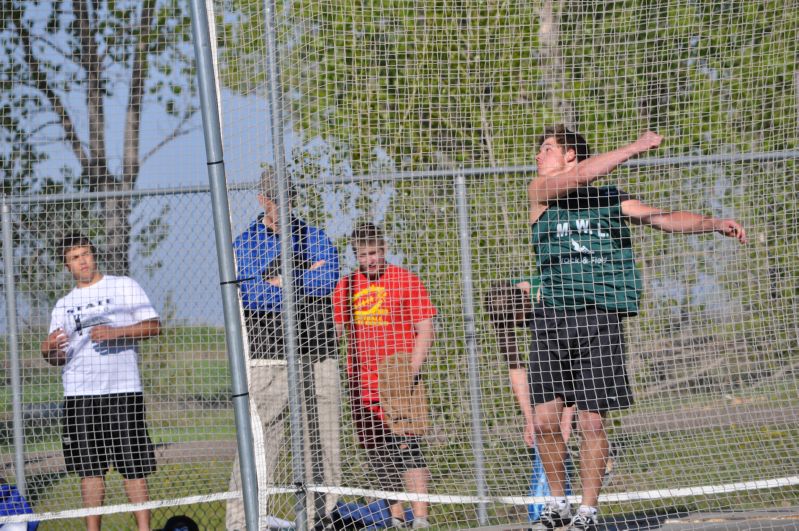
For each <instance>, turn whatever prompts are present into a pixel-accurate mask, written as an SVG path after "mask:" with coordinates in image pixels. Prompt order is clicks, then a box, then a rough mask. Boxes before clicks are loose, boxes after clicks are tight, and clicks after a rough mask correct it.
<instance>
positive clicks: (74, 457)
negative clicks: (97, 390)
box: [61, 393, 155, 479]
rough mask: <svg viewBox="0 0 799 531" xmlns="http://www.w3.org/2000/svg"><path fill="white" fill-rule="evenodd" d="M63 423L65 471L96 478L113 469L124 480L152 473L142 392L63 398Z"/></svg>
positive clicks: (150, 442)
mask: <svg viewBox="0 0 799 531" xmlns="http://www.w3.org/2000/svg"><path fill="white" fill-rule="evenodd" d="M63 423H64V424H63V429H62V434H61V445H62V447H63V449H64V459H65V461H66V464H67V471H68V472H74V473H76V474H78V476H80V477H81V478H87V477H97V476H103V475H105V473H106V472H107V471H108V469H109V468H110V467H111V466H113V467H114V468H115V469H116V470H117V471H118V472H119V473H120V474H122V477H123V478H125V479H142V478H146V477H147V476H149V475H150V474H152V473H153V472H155V452H154V449H153V443H152V441H151V440H150V437H149V435H147V423H146V422H145V409H144V396H143V395H142V394H141V393H122V394H110V395H97V396H68V397H65V398H64V420H63Z"/></svg>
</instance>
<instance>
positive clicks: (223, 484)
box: [35, 461, 231, 531]
mask: <svg viewBox="0 0 799 531" xmlns="http://www.w3.org/2000/svg"><path fill="white" fill-rule="evenodd" d="M230 467H231V463H229V462H221V461H219V462H212V463H204V464H191V465H189V464H182V465H166V466H160V467H159V469H158V471H157V472H156V473H155V474H154V475H152V476H151V477H150V478H149V480H148V484H149V487H150V495H151V498H152V499H154V500H156V499H172V498H181V497H186V496H195V495H200V494H210V493H214V492H223V491H226V490H227V488H228V479H229V477H230ZM186 478H191V481H186ZM79 493H80V481H79V479H78V478H77V477H75V476H67V477H64V478H63V479H61V480H60V481H58V482H57V483H55V484H54V485H53V486H52V487H50V488H49V489H48V491H47V492H46V495H45V496H44V497H43V498H42V499H41V501H40V502H39V503H38V504H36V506H35V510H36V511H37V512H46V511H58V510H61V509H63V507H64V501H65V500H73V501H71V502H69V505H70V506H71V507H78V506H80V502H79V500H78V499H77V497H78V496H79ZM123 503H127V498H126V497H125V495H124V491H123V487H122V477H121V476H120V475H119V474H117V473H115V472H112V473H110V474H109V475H108V479H107V481H106V501H105V504H106V505H114V504H123ZM175 514H185V515H188V516H190V517H191V518H193V519H194V520H195V521H196V522H197V523H198V524H199V526H200V529H208V530H211V529H224V528H225V503H224V502H212V503H203V504H194V505H184V506H180V507H166V508H162V509H156V510H155V511H153V514H152V524H153V527H154V528H157V527H161V526H162V525H163V524H164V522H166V520H167V519H168V518H169V517H170V516H172V515H175ZM134 527H135V526H134V525H133V516H132V515H131V514H129V513H119V514H111V515H106V516H104V517H103V528H104V529H133V528H134ZM73 529H74V530H76V531H78V530H82V529H85V524H84V523H83V519H82V518H75V519H68V520H52V521H46V522H42V524H41V525H40V526H39V530H40V531H66V530H73Z"/></svg>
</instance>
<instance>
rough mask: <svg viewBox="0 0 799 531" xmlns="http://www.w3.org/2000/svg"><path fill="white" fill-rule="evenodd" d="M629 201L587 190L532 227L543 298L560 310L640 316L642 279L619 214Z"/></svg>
mask: <svg viewBox="0 0 799 531" xmlns="http://www.w3.org/2000/svg"><path fill="white" fill-rule="evenodd" d="M627 199H629V197H628V196H627V195H626V194H625V193H623V192H620V191H619V190H618V189H616V188H615V187H612V186H608V187H595V186H585V187H583V188H580V189H578V190H575V191H574V192H572V193H571V194H570V195H568V196H567V197H564V198H561V199H559V200H557V201H553V202H552V203H551V204H550V205H549V207H548V208H547V210H546V211H545V212H544V213H543V214H542V215H541V217H540V218H539V219H538V221H536V222H535V223H534V224H533V226H532V233H533V234H532V243H533V247H534V249H535V254H536V258H537V261H538V270H539V276H540V280H541V290H542V298H543V300H544V303H545V304H546V305H547V306H550V307H553V308H556V309H569V310H584V309H587V308H590V307H597V308H601V309H604V310H607V311H614V312H619V313H624V314H630V315H632V314H635V313H637V312H638V302H639V300H640V297H641V278H640V274H639V272H638V270H637V269H636V267H635V255H634V253H633V248H632V241H631V238H630V229H629V227H628V226H627V220H626V219H625V217H624V215H623V214H622V212H621V203H622V202H623V201H625V200H627Z"/></svg>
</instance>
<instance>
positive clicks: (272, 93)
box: [264, 0, 308, 531]
mask: <svg viewBox="0 0 799 531" xmlns="http://www.w3.org/2000/svg"><path fill="white" fill-rule="evenodd" d="M264 13H265V16H264V39H265V44H266V66H267V83H268V91H269V115H270V118H271V133H272V155H273V156H274V161H275V174H276V176H277V188H278V199H279V200H278V205H279V215H280V220H279V221H280V222H279V225H280V233H281V234H282V235H283V237H281V238H280V270H281V274H282V276H283V290H282V292H283V311H282V314H283V335H284V338H285V348H286V364H287V367H286V369H287V378H288V389H289V426H290V432H291V465H292V466H291V469H292V479H293V481H294V485H295V487H296V488H297V490H296V494H295V496H296V499H295V505H294V512H295V515H296V522H295V526H296V529H299V530H301V531H304V530H305V529H307V527H308V515H307V513H306V505H307V504H306V498H307V493H306V490H305V487H304V485H305V479H304V478H305V462H304V461H305V452H304V451H303V426H302V401H301V397H302V395H303V394H305V393H303V392H302V388H301V385H303V382H302V381H301V378H300V370H299V363H298V362H299V356H298V355H297V354H298V350H297V345H298V340H297V327H296V319H295V315H296V312H295V308H296V297H295V295H294V275H293V274H292V272H293V269H294V266H293V263H294V256H293V254H294V249H293V247H294V246H293V241H292V237H291V236H290V235H291V201H290V198H289V195H290V194H289V175H288V172H287V171H286V155H285V149H286V148H285V144H284V141H283V135H284V130H283V111H282V107H281V105H282V101H283V98H282V92H281V87H280V64H279V63H280V62H279V60H278V48H277V37H276V35H275V31H276V21H275V18H276V13H277V6H276V3H275V1H274V0H264Z"/></svg>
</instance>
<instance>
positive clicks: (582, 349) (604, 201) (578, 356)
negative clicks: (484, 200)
mask: <svg viewBox="0 0 799 531" xmlns="http://www.w3.org/2000/svg"><path fill="white" fill-rule="evenodd" d="M662 140H663V137H661V136H660V135H658V134H657V133H654V132H652V131H648V132H646V133H644V134H642V135H641V136H640V137H639V138H638V139H637V140H636V141H634V142H632V143H630V144H628V145H626V146H623V147H621V148H619V149H615V150H613V151H609V152H607V153H601V154H598V155H595V156H590V150H589V148H588V144H587V143H586V141H585V139H584V138H583V137H582V136H581V135H579V134H577V133H575V132H573V131H570V130H569V129H567V128H566V127H565V126H563V125H559V126H555V127H552V128H548V129H547V130H546V131H545V132H544V134H543V135H542V137H541V139H540V141H539V151H538V155H537V156H536V166H537V172H538V174H537V176H536V177H535V178H534V179H533V180H532V181H531V182H530V185H529V187H528V197H529V202H530V224H531V225H532V232H533V234H532V242H533V245H534V246H535V252H536V256H537V261H538V267H539V273H540V277H541V292H542V297H543V304H538V305H536V309H535V312H534V313H535V315H534V323H533V335H534V337H535V339H534V341H533V345H532V346H531V354H530V357H531V359H530V369H529V373H530V374H529V375H530V381H531V384H532V387H531V389H530V396H531V397H532V400H533V403H534V411H533V414H532V415H530V414H529V412H527V413H526V414H525V419H526V424H527V425H526V426H525V440H526V441H531V440H532V438H533V436H534V438H535V443H536V445H537V446H538V450H539V453H540V455H541V459H542V461H543V464H544V469H545V470H546V471H547V480H548V482H549V484H550V487H551V491H552V496H553V501H552V502H550V503H548V504H547V506H546V507H545V508H544V509H543V510H542V512H541V523H542V524H544V526H545V527H548V528H550V529H553V528H555V527H559V526H563V525H569V524H570V525H571V529H575V530H579V531H591V530H594V529H596V521H597V509H596V505H597V501H598V499H599V491H600V488H601V486H602V475H603V474H604V471H605V465H606V463H607V459H608V441H607V434H606V432H605V429H604V426H603V417H604V415H605V414H606V413H607V411H609V410H612V409H621V408H623V407H629V403H631V397H630V396H629V385H628V382H627V376H626V367H625V357H624V349H623V345H624V338H623V327H622V326H621V322H620V319H619V315H628V314H634V313H636V312H637V311H638V302H639V299H640V293H641V279H640V276H639V274H638V272H637V271H636V267H635V257H634V254H633V249H632V245H631V242H630V232H629V229H628V226H627V223H628V222H630V221H631V222H634V223H636V224H640V225H649V226H651V227H654V228H656V229H659V230H662V231H665V232H679V233H702V232H719V233H721V234H723V235H724V236H729V237H732V238H736V239H738V240H739V241H740V242H741V243H745V242H746V232H745V231H744V229H743V227H741V225H740V224H738V223H737V222H736V221H734V220H731V219H716V218H712V217H707V216H702V215H699V214H694V213H691V212H684V211H679V212H666V211H663V210H660V209H658V208H655V207H652V206H649V205H646V204H645V203H643V202H641V201H639V200H637V199H632V198H630V197H628V196H627V195H626V194H624V193H622V192H620V191H619V190H617V189H616V188H614V187H610V186H607V187H596V186H593V185H592V183H593V182H594V181H596V180H597V179H599V178H601V177H605V176H607V175H608V174H609V173H611V172H612V171H613V170H614V169H616V168H617V167H618V166H619V165H620V164H622V163H623V162H625V161H627V160H628V159H630V158H632V157H635V156H637V155H639V154H641V153H644V152H646V151H648V150H650V149H655V148H657V147H658V146H659V145H660V143H661V142H662ZM617 314H618V315H617ZM571 404H576V405H577V408H578V417H577V422H578V425H579V426H580V433H581V435H582V437H581V445H580V460H581V464H580V467H579V468H580V483H581V485H582V505H581V506H580V508H579V510H578V512H577V514H576V515H574V516H573V515H572V512H571V508H570V507H569V505H568V502H567V499H566V497H565V485H566V470H565V464H564V459H565V457H566V445H565V443H564V433H563V428H562V427H561V425H560V420H561V419H562V417H563V415H564V411H565V408H566V406H567V405H571ZM522 409H523V412H525V411H524V408H522Z"/></svg>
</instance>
